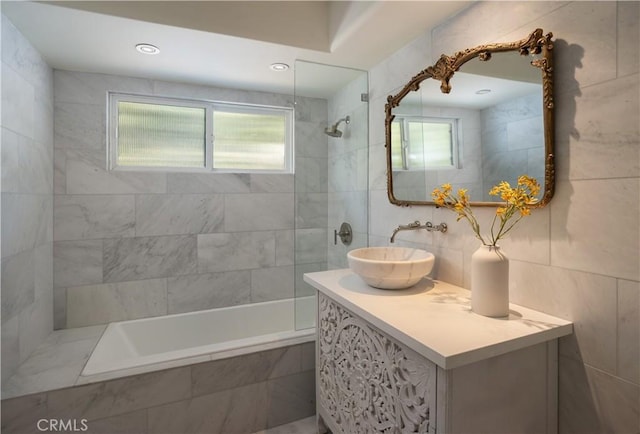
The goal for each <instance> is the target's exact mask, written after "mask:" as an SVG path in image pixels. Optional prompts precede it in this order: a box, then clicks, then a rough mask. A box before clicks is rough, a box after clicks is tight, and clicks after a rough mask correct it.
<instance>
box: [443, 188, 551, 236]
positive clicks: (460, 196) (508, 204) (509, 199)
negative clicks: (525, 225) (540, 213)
mask: <svg viewBox="0 0 640 434" xmlns="http://www.w3.org/2000/svg"><path fill="white" fill-rule="evenodd" d="M452 190H453V187H452V186H451V184H449V183H447V184H442V185H441V186H440V187H439V188H435V189H433V191H432V193H431V197H433V201H434V203H435V204H436V205H437V206H439V207H444V208H448V209H450V210H452V211H455V212H456V213H457V214H458V218H457V221H460V220H462V219H465V220H467V221H468V222H469V224H470V225H471V228H472V229H473V232H474V233H475V235H476V237H477V238H478V239H479V240H480V241H481V242H482V244H485V245H491V246H495V245H496V244H497V243H498V241H499V240H500V239H501V238H504V236H505V235H507V233H508V232H509V231H510V230H511V229H513V227H514V226H515V225H516V223H518V222H519V221H520V219H522V218H523V217H526V216H528V215H530V214H531V208H530V206H531V205H535V204H536V203H537V202H538V198H537V196H538V194H539V193H540V184H539V183H538V181H537V180H536V179H535V178H532V177H530V176H528V175H521V176H520V177H518V185H516V186H515V187H511V185H510V184H509V183H508V182H506V181H501V182H499V183H498V184H497V185H495V186H493V188H491V190H489V194H490V195H491V196H500V199H502V201H503V202H504V204H502V205H501V206H499V207H498V208H496V215H495V218H494V220H493V223H492V224H491V238H490V239H489V242H485V240H484V238H483V237H482V234H481V233H480V224H479V223H478V221H477V220H476V218H475V216H474V215H473V211H472V209H471V207H470V206H469V201H470V200H471V198H470V196H469V194H468V192H467V190H466V189H464V188H460V189H458V192H457V195H456V196H454V195H452V194H451V192H452ZM516 212H518V214H517V215H518V217H516V218H515V220H514V221H513V222H510V220H511V218H512V217H514V216H515V215H516ZM497 223H498V224H499V226H498V228H497V230H496V228H495V225H496V224H497Z"/></svg>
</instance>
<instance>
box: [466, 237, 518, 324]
mask: <svg viewBox="0 0 640 434" xmlns="http://www.w3.org/2000/svg"><path fill="white" fill-rule="evenodd" d="M471 310H472V311H474V312H475V313H477V314H479V315H484V316H490V317H496V318H498V317H505V316H508V315H509V258H507V257H506V256H505V254H504V252H502V250H500V247H499V246H485V245H482V246H480V247H479V248H478V250H476V251H475V253H474V254H473V255H472V256H471Z"/></svg>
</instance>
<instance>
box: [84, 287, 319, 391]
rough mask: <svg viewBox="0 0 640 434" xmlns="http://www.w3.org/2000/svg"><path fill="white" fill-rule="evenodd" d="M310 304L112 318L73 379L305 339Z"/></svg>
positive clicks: (309, 300)
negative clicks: (111, 321)
mask: <svg viewBox="0 0 640 434" xmlns="http://www.w3.org/2000/svg"><path fill="white" fill-rule="evenodd" d="M314 307H315V297H314V296H311V297H303V298H298V299H297V300H296V299H286V300H276V301H269V302H264V303H253V304H246V305H241V306H232V307H225V308H218V309H210V310H205V311H198V312H190V313H183V314H176V315H167V316H162V317H154V318H145V319H137V320H131V321H121V322H116V323H111V324H109V325H108V326H107V328H106V329H105V331H104V333H103V335H102V337H101V338H100V340H99V341H98V344H97V345H96V347H95V349H94V350H93V352H92V353H91V356H90V357H89V360H88V361H87V364H86V365H85V367H84V369H83V371H82V374H81V375H80V379H79V380H78V381H77V382H76V384H83V383H89V382H94V381H101V380H106V379H109V378H115V377H117V376H123V375H131V374H139V373H143V372H149V371H154V370H158V369H166V368H171V367H176V366H184V365H187V364H192V363H200V362H206V361H209V360H216V359H221V358H225V357H233V356H237V355H242V354H247V353H251V352H255V351H264V350H268V349H272V348H278V347H282V346H287V345H294V344H299V343H303V342H309V341H311V340H313V339H314V336H315V330H314V329H313V328H312V327H313V325H314V324H313V322H314V321H315V314H314ZM296 315H297V316H298V321H297V325H298V327H297V328H298V329H300V330H296ZM305 327H306V328H305Z"/></svg>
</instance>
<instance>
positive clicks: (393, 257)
mask: <svg viewBox="0 0 640 434" xmlns="http://www.w3.org/2000/svg"><path fill="white" fill-rule="evenodd" d="M347 259H348V261H349V268H351V270H352V271H353V272H354V273H356V274H357V275H358V276H360V277H361V278H362V280H364V281H365V282H367V284H368V285H370V286H373V287H374V288H381V289H403V288H409V287H410V286H413V285H415V284H416V283H418V281H420V279H422V278H423V277H424V276H426V275H427V274H429V273H430V272H431V270H432V269H433V263H434V261H435V256H433V253H429V252H427V251H424V250H420V249H412V248H408V247H364V248H362V249H355V250H352V251H350V252H349V253H347Z"/></svg>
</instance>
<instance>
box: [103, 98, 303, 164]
mask: <svg viewBox="0 0 640 434" xmlns="http://www.w3.org/2000/svg"><path fill="white" fill-rule="evenodd" d="M109 113H110V116H109V159H110V167H111V169H119V170H134V169H135V170H175V171H214V170H215V171H226V172H252V171H260V172H292V170H293V167H292V153H293V152H292V148H293V140H292V110H291V109H288V108H283V107H267V106H257V105H247V104H232V103H219V102H211V101H193V100H182V99H171V98H158V97H146V96H138V95H125V94H116V93H112V94H110V97H109Z"/></svg>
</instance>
